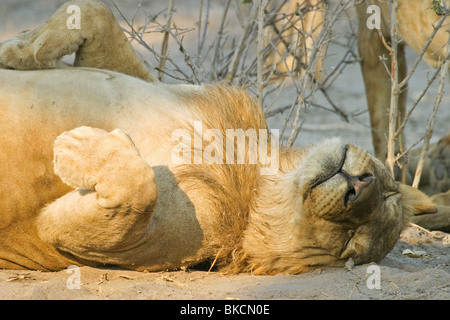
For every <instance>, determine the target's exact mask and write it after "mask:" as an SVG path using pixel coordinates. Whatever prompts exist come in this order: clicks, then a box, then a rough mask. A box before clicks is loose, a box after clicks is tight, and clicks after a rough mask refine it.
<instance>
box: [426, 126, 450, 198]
mask: <svg viewBox="0 0 450 320" xmlns="http://www.w3.org/2000/svg"><path fill="white" fill-rule="evenodd" d="M429 157H430V160H431V163H430V185H431V186H433V188H434V189H435V193H439V192H446V191H448V190H449V189H450V134H449V135H447V136H445V137H443V138H442V139H441V140H440V141H439V142H438V143H437V144H436V146H435V147H434V149H433V150H431V152H430V156H429Z"/></svg>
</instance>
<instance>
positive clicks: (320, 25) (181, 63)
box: [113, 0, 358, 146]
mask: <svg viewBox="0 0 450 320" xmlns="http://www.w3.org/2000/svg"><path fill="white" fill-rule="evenodd" d="M290 2H292V0H291V1H288V0H279V1H272V0H270V1H268V0H253V1H242V0H239V1H237V0H224V1H223V3H222V6H221V10H222V16H221V18H220V22H218V24H217V25H218V29H215V30H212V29H209V28H208V26H209V25H210V20H209V19H210V17H211V15H210V11H211V8H212V5H213V4H212V2H211V0H201V1H199V3H200V6H199V17H198V20H197V21H196V22H195V23H192V27H189V28H180V27H178V25H177V22H176V21H177V16H176V1H175V3H174V0H171V1H170V2H169V5H168V9H167V10H165V11H164V12H160V13H158V14H154V15H151V16H149V15H145V17H146V20H145V22H144V23H143V24H141V25H139V26H137V25H136V22H135V17H136V14H137V13H138V12H139V10H141V6H138V8H137V9H136V11H135V12H134V15H133V17H132V18H131V19H128V18H126V17H125V16H124V15H123V14H121V15H122V18H123V19H124V20H125V22H126V24H127V28H125V30H124V31H125V32H126V33H127V34H128V35H129V37H130V39H131V40H132V41H137V42H138V43H139V44H140V45H142V46H143V47H144V48H145V49H146V50H148V51H149V52H150V53H151V54H152V55H153V57H154V59H155V61H156V63H155V64H153V65H154V66H156V67H154V68H155V69H156V70H157V72H158V75H159V78H160V79H161V78H163V77H164V78H165V79H166V80H168V79H170V80H172V81H177V82H180V81H181V82H185V83H191V84H202V83H211V82H221V83H225V84H230V85H236V86H240V87H244V88H246V89H247V90H248V91H249V92H251V93H253V94H254V96H255V97H256V98H257V99H258V101H259V102H260V104H261V107H262V108H263V110H264V111H265V114H266V117H272V116H274V115H276V114H281V113H283V114H286V118H285V123H284V128H283V129H282V134H281V136H282V137H284V140H285V141H286V145H288V146H291V145H292V144H293V143H294V142H295V140H296V139H297V137H298V135H299V132H300V129H301V123H302V111H304V110H305V109H307V108H310V107H320V108H322V109H325V110H328V111H330V112H335V113H337V114H338V115H339V116H340V117H341V118H342V119H344V120H345V121H349V115H347V114H346V113H345V112H344V111H343V110H342V109H341V108H340V107H339V106H338V105H337V104H336V103H335V102H333V100H332V98H330V96H329V94H328V92H327V90H328V89H329V87H330V86H331V85H332V83H333V82H334V81H335V80H336V79H337V77H338V76H339V74H340V73H342V71H343V69H344V68H345V66H346V65H348V64H349V63H354V62H357V61H358V60H357V55H356V54H355V44H356V36H355V34H353V35H350V36H349V37H348V39H347V43H345V44H343V45H344V46H346V47H347V50H346V52H345V54H344V55H343V56H342V59H341V60H340V61H339V62H338V63H337V65H336V66H335V67H334V68H331V69H329V70H324V69H323V65H322V60H323V59H324V56H325V54H326V52H327V48H328V46H329V44H330V42H331V41H335V39H334V38H333V32H332V30H333V27H334V25H335V24H336V22H337V21H338V20H339V19H341V18H342V16H343V15H344V12H345V10H346V9H347V8H348V7H349V5H350V3H351V2H352V0H342V1H338V2H337V3H336V4H335V5H330V4H328V3H326V2H322V0H307V1H304V2H303V3H302V5H298V4H297V5H296V6H295V7H292V6H290ZM113 4H114V6H115V7H116V9H117V10H118V11H119V13H120V8H119V7H118V6H117V5H116V4H115V3H114V2H113ZM330 6H332V7H330ZM164 14H165V15H164ZM316 15H317V17H316ZM322 15H323V19H322ZM314 19H315V20H314ZM236 21H238V24H239V26H240V29H239V30H238V32H235V33H234V34H231V33H230V32H228V30H227V28H229V27H230V25H232V24H234V25H236ZM311 21H313V22H312V23H311ZM160 33H162V34H163V35H164V37H163V40H162V43H161V44H160V45H157V46H155V45H149V44H148V43H147V42H146V41H145V39H144V38H145V36H146V35H148V34H160ZM187 36H189V39H190V40H189V45H185V41H186V40H185V39H186V37H187ZM195 38H196V40H197V46H196V47H194V46H192V39H195ZM194 41H195V40H194ZM168 42H171V43H172V44H176V46H177V47H178V54H181V57H178V58H175V57H173V54H172V55H170V54H168V51H167V44H168ZM306 43H308V45H306ZM287 84H289V85H290V86H292V87H293V88H294V89H293V90H295V94H293V95H292V96H293V97H294V99H293V101H292V103H290V104H289V105H279V104H277V103H276V102H277V101H276V100H277V97H278V95H279V94H280V92H281V91H282V89H283V88H284V87H285V86H286V85H287ZM317 92H319V93H320V94H322V95H323V96H324V97H325V99H326V101H327V102H328V103H329V106H322V105H318V104H317V103H315V102H313V101H314V96H315V94H316V93H317ZM269 96H270V97H271V98H270V99H269Z"/></svg>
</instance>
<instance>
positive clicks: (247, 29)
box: [223, 1, 258, 85]
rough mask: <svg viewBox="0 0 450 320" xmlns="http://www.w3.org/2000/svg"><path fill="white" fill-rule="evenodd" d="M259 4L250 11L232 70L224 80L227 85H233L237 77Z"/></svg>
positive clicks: (231, 65) (254, 4)
mask: <svg viewBox="0 0 450 320" xmlns="http://www.w3.org/2000/svg"><path fill="white" fill-rule="evenodd" d="M257 8H258V3H257V2H256V1H255V2H253V4H252V9H251V11H250V17H249V18H248V20H247V24H246V26H245V29H244V32H243V33H242V35H241V38H240V39H239V44H238V45H237V49H236V51H234V54H233V58H232V60H231V63H230V69H229V70H228V72H227V74H226V75H225V78H224V79H223V82H224V83H225V84H228V85H229V84H231V83H232V82H233V79H234V77H235V75H236V71H237V69H238V66H239V62H240V59H241V56H242V53H243V52H244V49H245V43H246V40H247V38H248V37H249V36H250V33H251V31H252V29H253V25H254V20H255V17H256V13H257V10H256V9H257Z"/></svg>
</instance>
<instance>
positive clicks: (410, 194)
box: [399, 183, 437, 215]
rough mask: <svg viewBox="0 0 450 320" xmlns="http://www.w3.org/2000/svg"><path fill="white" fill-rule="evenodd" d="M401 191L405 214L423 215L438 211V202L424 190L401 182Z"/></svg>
mask: <svg viewBox="0 0 450 320" xmlns="http://www.w3.org/2000/svg"><path fill="white" fill-rule="evenodd" d="M399 191H400V193H401V194H402V200H401V201H402V202H401V203H402V209H403V214H409V215H421V214H428V213H436V212H437V208H436V204H435V203H433V201H432V200H431V198H429V197H428V196H427V195H426V194H425V193H423V192H422V191H420V190H418V189H416V188H413V187H410V186H408V185H406V184H402V183H400V184H399Z"/></svg>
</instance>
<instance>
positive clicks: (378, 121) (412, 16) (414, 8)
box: [356, 0, 450, 160]
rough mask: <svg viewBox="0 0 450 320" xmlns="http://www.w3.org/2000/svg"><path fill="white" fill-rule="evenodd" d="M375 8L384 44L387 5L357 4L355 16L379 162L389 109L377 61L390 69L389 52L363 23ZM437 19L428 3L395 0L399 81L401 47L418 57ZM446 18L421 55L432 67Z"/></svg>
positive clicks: (441, 50) (440, 52) (440, 51)
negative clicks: (370, 10)
mask: <svg viewBox="0 0 450 320" xmlns="http://www.w3.org/2000/svg"><path fill="white" fill-rule="evenodd" d="M372 4H374V5H377V6H379V7H380V9H381V32H382V34H383V36H384V37H385V39H386V41H387V43H389V41H390V23H389V16H390V15H389V9H388V5H387V1H384V0H383V1H375V0H369V1H358V2H357V6H356V7H357V13H358V19H359V27H358V48H359V53H360V58H361V68H362V73H363V77H364V83H365V87H366V98H367V103H368V107H369V112H370V121H371V126H372V138H373V145H374V149H375V154H376V155H377V156H378V157H379V158H380V159H383V160H384V159H385V158H386V155H387V135H388V134H387V133H388V127H389V126H388V114H389V112H388V110H389V105H390V95H391V85H390V78H389V75H388V73H387V72H386V69H385V67H384V65H383V63H382V62H380V59H379V57H385V58H386V59H387V61H386V65H387V66H388V67H389V66H390V65H391V63H390V59H389V52H388V51H387V49H386V48H385V47H384V45H383V43H382V41H381V39H380V36H379V35H378V32H377V30H376V29H372V30H371V29H369V28H367V26H366V21H367V19H368V18H369V17H370V14H367V13H366V10H367V6H368V5H372ZM439 18H440V17H439V16H437V15H436V14H435V12H434V11H433V9H432V4H431V1H429V0H398V8H397V25H398V34H399V39H400V40H401V41H400V43H399V47H398V57H397V59H398V74H399V80H400V81H401V80H403V79H404V78H405V76H406V73H407V69H406V60H405V53H404V46H405V45H409V46H410V47H411V48H413V49H414V50H415V51H416V52H418V53H420V52H421V51H422V48H423V47H424V46H425V43H426V42H427V40H428V38H429V36H430V35H431V33H432V32H433V28H434V26H435V25H436V24H437V22H438V20H439ZM449 25H450V18H449V17H447V18H446V21H445V22H444V24H443V27H442V28H441V29H440V30H439V31H438V32H437V34H436V35H435V37H434V39H433V41H432V42H431V45H430V47H429V48H428V50H427V51H426V53H425V55H424V60H425V61H426V62H427V63H428V64H429V65H430V66H432V67H436V66H437V65H438V62H439V61H442V60H443V59H444V57H445V50H446V46H445V44H446V43H447V39H448V31H449V30H450V29H449ZM406 94H407V90H403V91H402V94H400V97H399V111H400V119H401V118H402V116H403V115H404V113H405V107H406Z"/></svg>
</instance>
